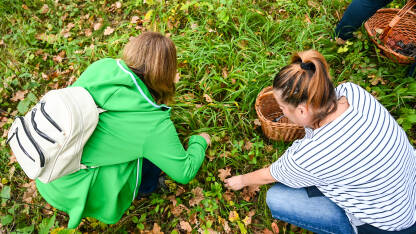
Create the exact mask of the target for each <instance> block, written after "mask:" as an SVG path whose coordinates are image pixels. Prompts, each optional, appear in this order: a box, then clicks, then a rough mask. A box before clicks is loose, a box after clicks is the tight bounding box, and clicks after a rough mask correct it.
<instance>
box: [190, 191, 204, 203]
mask: <svg viewBox="0 0 416 234" xmlns="http://www.w3.org/2000/svg"><path fill="white" fill-rule="evenodd" d="M192 193H193V194H194V195H195V197H193V198H192V199H191V200H189V205H190V206H195V205H198V204H199V203H200V202H201V201H202V200H204V198H205V197H204V194H203V189H202V188H200V187H196V188H194V189H192Z"/></svg>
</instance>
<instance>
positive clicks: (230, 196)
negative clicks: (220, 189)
mask: <svg viewBox="0 0 416 234" xmlns="http://www.w3.org/2000/svg"><path fill="white" fill-rule="evenodd" d="M222 196H223V197H224V199H225V200H226V201H232V200H234V197H235V194H234V193H233V192H231V191H230V190H227V191H225V193H224V194H223V195H222Z"/></svg>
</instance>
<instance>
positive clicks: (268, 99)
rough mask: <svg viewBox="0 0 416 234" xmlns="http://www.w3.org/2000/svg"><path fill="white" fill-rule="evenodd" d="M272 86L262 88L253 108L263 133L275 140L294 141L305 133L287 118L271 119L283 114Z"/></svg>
mask: <svg viewBox="0 0 416 234" xmlns="http://www.w3.org/2000/svg"><path fill="white" fill-rule="evenodd" d="M272 89H273V88H272V87H271V86H269V87H266V88H264V89H263V90H262V91H261V92H260V93H259V94H258V96H257V99H256V104H255V109H256V112H257V116H258V118H259V120H260V123H261V128H262V130H263V133H264V135H266V137H268V138H269V139H272V140H276V141H281V140H282V141H286V142H288V141H294V140H296V139H299V138H302V137H303V136H304V135H305V129H304V128H303V127H302V126H299V125H297V124H294V123H292V122H290V121H289V119H288V118H286V117H283V118H281V119H280V120H279V121H278V122H273V120H274V119H275V118H277V117H279V116H281V115H283V112H282V110H281V109H280V108H279V105H278V104H277V102H276V100H275V99H274V97H273V93H272Z"/></svg>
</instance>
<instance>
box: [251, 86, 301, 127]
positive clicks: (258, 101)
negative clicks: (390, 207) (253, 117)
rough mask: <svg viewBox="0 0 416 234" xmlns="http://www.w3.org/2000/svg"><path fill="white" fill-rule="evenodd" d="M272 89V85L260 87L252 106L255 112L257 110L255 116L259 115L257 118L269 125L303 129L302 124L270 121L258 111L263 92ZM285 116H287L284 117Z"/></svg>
mask: <svg viewBox="0 0 416 234" xmlns="http://www.w3.org/2000/svg"><path fill="white" fill-rule="evenodd" d="M272 89H273V87H272V86H267V87H265V88H264V89H262V90H261V91H260V93H259V94H258V95H257V98H256V104H255V105H254V108H255V109H256V112H257V116H258V117H259V120H260V121H263V122H265V123H267V124H268V125H271V126H275V127H287V128H293V129H303V128H304V127H302V126H299V125H297V124H294V123H280V122H273V121H271V120H268V119H267V118H266V117H265V116H264V115H263V113H262V112H261V111H260V108H259V107H260V100H261V99H262V98H264V97H265V94H266V93H267V92H268V91H269V90H270V91H271V90H272ZM267 95H273V94H267ZM286 118H287V117H286Z"/></svg>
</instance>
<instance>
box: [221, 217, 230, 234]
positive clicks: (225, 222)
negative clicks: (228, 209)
mask: <svg viewBox="0 0 416 234" xmlns="http://www.w3.org/2000/svg"><path fill="white" fill-rule="evenodd" d="M218 221H219V223H220V224H221V225H222V228H223V229H224V231H225V233H230V232H231V228H230V226H229V225H228V221H227V220H226V219H223V218H222V217H220V216H218Z"/></svg>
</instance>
